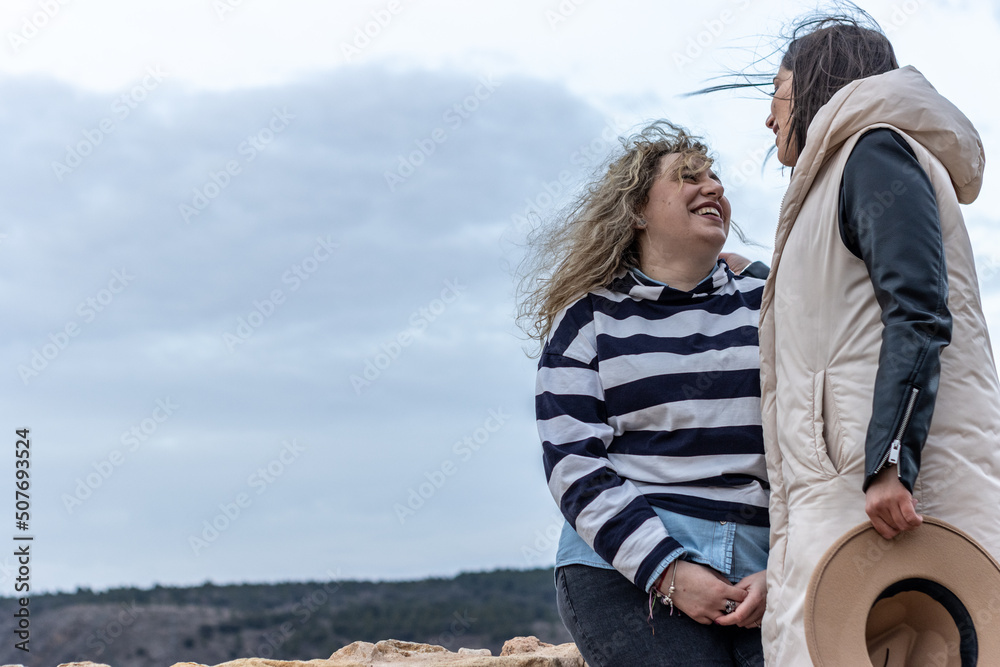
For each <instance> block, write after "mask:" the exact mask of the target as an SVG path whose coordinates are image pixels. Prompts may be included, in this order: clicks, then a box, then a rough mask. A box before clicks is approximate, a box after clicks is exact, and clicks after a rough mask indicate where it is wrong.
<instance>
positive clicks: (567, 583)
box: [556, 565, 764, 667]
mask: <svg viewBox="0 0 1000 667" xmlns="http://www.w3.org/2000/svg"><path fill="white" fill-rule="evenodd" d="M556 601H557V603H558V606H559V615H560V616H561V617H562V620H563V623H564V624H565V625H566V629H568V630H569V632H570V634H571V635H573V639H574V641H576V646H577V648H579V649H580V653H582V654H583V657H584V659H585V660H586V661H587V665H588V666H589V667H656V666H662V667H671V666H673V665H678V666H681V665H682V666H683V667H709V666H711V667H716V666H717V665H718V666H721V665H725V666H726V667H763V665H764V653H763V649H762V648H761V640H760V629H759V628H752V629H746V628H739V627H734V626H721V625H702V624H701V623H698V622H697V621H693V620H691V619H690V618H688V617H687V616H685V615H684V614H681V613H680V612H679V611H676V610H675V611H674V614H673V615H672V616H671V615H670V612H669V611H668V610H667V609H666V608H664V607H661V606H660V605H657V606H656V608H655V609H654V610H653V619H652V621H650V620H648V617H649V594H648V593H643V592H642V589H640V588H638V587H637V586H635V585H634V584H633V583H632V582H630V581H629V580H628V579H626V578H625V577H623V576H622V575H621V574H620V573H619V572H618V571H617V570H604V569H601V568H596V567H588V566H586V565H566V566H564V567H560V568H558V569H557V570H556Z"/></svg>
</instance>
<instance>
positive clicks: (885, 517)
mask: <svg viewBox="0 0 1000 667" xmlns="http://www.w3.org/2000/svg"><path fill="white" fill-rule="evenodd" d="M916 507H917V501H916V499H915V498H914V497H913V495H912V494H910V492H909V491H907V490H906V487H905V486H903V483H902V482H900V481H899V478H898V477H897V476H896V469H895V468H894V467H893V468H886V469H885V470H883V471H882V472H881V473H879V475H878V477H876V478H875V481H873V482H872V483H871V485H870V486H869V487H868V491H866V492H865V512H866V513H867V514H868V518H869V519H871V521H872V525H873V526H875V530H876V531H878V534H879V535H881V536H882V537H884V538H885V539H887V540H891V539H892V538H894V537H896V535H899V534H900V533H901V532H903V531H904V530H912V529H914V528H916V527H917V526H919V525H920V524H921V523H923V517H921V516H920V515H919V514H917V509H916Z"/></svg>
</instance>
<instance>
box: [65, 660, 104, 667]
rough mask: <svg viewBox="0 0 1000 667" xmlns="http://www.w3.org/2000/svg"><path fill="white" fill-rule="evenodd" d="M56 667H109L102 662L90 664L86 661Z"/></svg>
mask: <svg viewBox="0 0 1000 667" xmlns="http://www.w3.org/2000/svg"><path fill="white" fill-rule="evenodd" d="M58 667H109V666H108V665H105V664H104V663H103V662H91V661H89V660H87V661H86V662H64V663H62V664H61V665H59V666H58Z"/></svg>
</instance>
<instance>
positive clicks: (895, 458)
mask: <svg viewBox="0 0 1000 667" xmlns="http://www.w3.org/2000/svg"><path fill="white" fill-rule="evenodd" d="M919 394H920V390H919V389H917V388H916V387H913V388H911V389H910V398H909V400H908V401H907V402H906V409H905V410H904V411H903V421H902V422H900V424H899V430H897V431H896V437H895V438H894V439H893V441H892V443H891V444H890V445H889V451H887V452H886V453H885V456H884V457H882V461H881V462H880V463H879V464H878V467H877V468H875V472H874V473H872V474H873V475H877V474H878V473H879V472H881V470H882V468H884V467H885V466H886V464H892V465H896V464H898V463H899V451H900V450H901V449H902V447H903V435H904V434H905V433H906V427H907V426H909V425H910V417H912V416H913V408H914V406H916V404H917V396H918V395H919ZM897 474H898V468H897Z"/></svg>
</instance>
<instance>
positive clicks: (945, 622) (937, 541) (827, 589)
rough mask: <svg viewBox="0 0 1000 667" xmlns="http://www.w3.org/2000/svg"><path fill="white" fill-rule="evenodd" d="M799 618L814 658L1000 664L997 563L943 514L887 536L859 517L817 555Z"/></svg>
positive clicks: (822, 664) (826, 663)
mask: <svg viewBox="0 0 1000 667" xmlns="http://www.w3.org/2000/svg"><path fill="white" fill-rule="evenodd" d="M993 511H997V510H996V509H995V508H994V509H993ZM805 626H806V642H807V643H808V645H809V655H810V656H812V659H813V663H814V664H815V665H816V667H869V666H870V665H873V666H874V667H975V666H976V665H979V666H980V667H994V666H1000V564H998V563H997V561H996V560H994V559H993V558H992V557H991V556H990V554H989V553H988V552H987V551H986V550H985V549H983V548H982V547H981V546H979V544H977V543H976V541H975V540H973V539H972V538H971V537H969V536H968V535H966V534H965V533H963V532H962V531H960V530H958V529H957V528H955V527H954V526H951V525H949V524H947V523H945V522H944V521H940V520H937V519H932V518H930V517H927V516H925V517H924V522H923V524H922V525H920V526H919V527H917V528H915V529H914V530H910V531H906V532H904V533H901V534H900V535H898V536H897V537H895V538H894V539H892V540H886V539H884V538H882V537H881V536H880V535H879V534H878V533H877V532H875V528H874V527H872V525H871V523H867V522H866V523H863V524H861V525H860V526H857V527H856V528H852V529H851V530H849V531H848V532H847V533H846V534H845V535H844V536H843V537H841V538H840V539H839V540H837V542H836V543H835V544H834V545H833V546H832V547H830V548H829V549H828V550H827V552H826V553H825V554H823V558H822V559H820V562H819V565H817V566H816V570H815V571H814V572H813V575H812V579H811V580H810V582H809V590H808V592H807V593H806V607H805Z"/></svg>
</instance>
